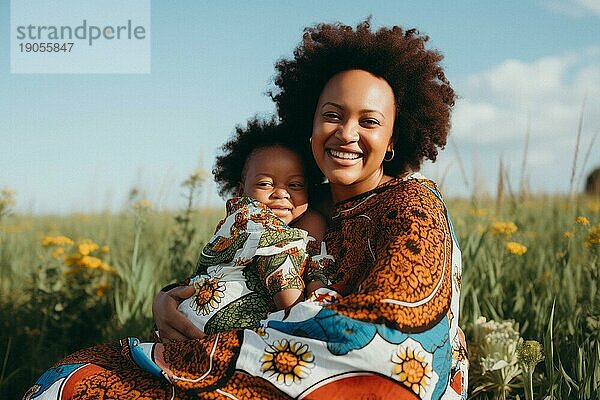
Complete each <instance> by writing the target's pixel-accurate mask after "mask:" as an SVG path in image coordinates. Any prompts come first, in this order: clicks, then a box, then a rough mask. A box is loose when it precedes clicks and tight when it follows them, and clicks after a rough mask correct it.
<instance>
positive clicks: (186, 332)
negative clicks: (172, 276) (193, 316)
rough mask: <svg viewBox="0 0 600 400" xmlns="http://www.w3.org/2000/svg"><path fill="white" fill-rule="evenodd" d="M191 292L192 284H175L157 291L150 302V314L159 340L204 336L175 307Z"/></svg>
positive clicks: (192, 290) (189, 295)
mask: <svg viewBox="0 0 600 400" xmlns="http://www.w3.org/2000/svg"><path fill="white" fill-rule="evenodd" d="M193 294H194V287H193V286H176V287H174V288H172V289H170V290H167V291H160V292H158V294H157V295H156V297H155V298H154V302H153V303H152V315H153V316H154V321H155V323H156V327H157V329H158V334H159V337H160V340H184V339H200V338H202V337H204V336H206V335H205V334H204V333H203V332H202V331H201V330H200V329H198V328H197V327H196V326H195V325H194V324H193V323H192V322H191V321H190V320H189V319H187V318H186V316H185V315H183V313H182V312H180V311H179V310H178V309H177V306H179V303H181V302H182V301H183V300H185V299H187V298H189V297H191V296H192V295H193Z"/></svg>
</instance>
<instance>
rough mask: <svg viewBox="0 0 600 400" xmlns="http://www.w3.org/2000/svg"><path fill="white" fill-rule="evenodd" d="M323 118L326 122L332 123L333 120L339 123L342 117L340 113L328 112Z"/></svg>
mask: <svg viewBox="0 0 600 400" xmlns="http://www.w3.org/2000/svg"><path fill="white" fill-rule="evenodd" d="M323 117H324V118H325V119H326V120H330V121H331V120H333V121H339V120H340V119H341V117H340V115H339V114H338V113H335V112H333V111H328V112H325V113H323Z"/></svg>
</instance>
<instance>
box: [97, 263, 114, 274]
mask: <svg viewBox="0 0 600 400" xmlns="http://www.w3.org/2000/svg"><path fill="white" fill-rule="evenodd" d="M98 268H100V269H101V270H102V271H106V272H110V273H113V274H114V273H115V272H116V271H115V269H114V268H113V267H111V266H110V265H108V264H107V263H102V264H100V266H99V267H98Z"/></svg>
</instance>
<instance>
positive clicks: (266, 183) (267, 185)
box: [256, 181, 273, 187]
mask: <svg viewBox="0 0 600 400" xmlns="http://www.w3.org/2000/svg"><path fill="white" fill-rule="evenodd" d="M256 185H257V186H259V187H271V186H273V184H272V183H271V182H268V181H262V182H258V183H257V184H256Z"/></svg>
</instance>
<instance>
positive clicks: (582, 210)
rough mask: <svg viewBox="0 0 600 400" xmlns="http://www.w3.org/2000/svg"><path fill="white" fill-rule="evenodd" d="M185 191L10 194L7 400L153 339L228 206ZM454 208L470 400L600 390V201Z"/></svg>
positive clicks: (4, 338) (0, 309)
mask: <svg viewBox="0 0 600 400" xmlns="http://www.w3.org/2000/svg"><path fill="white" fill-rule="evenodd" d="M188 183H190V182H188ZM188 187H189V188H191V190H190V196H189V197H188V202H187V205H188V207H187V208H184V209H183V210H182V211H181V212H180V213H165V212H155V211H153V210H152V207H151V205H150V204H149V203H148V202H147V201H144V200H140V199H139V198H138V197H137V195H136V194H135V193H132V196H131V199H130V200H131V206H130V208H129V210H127V211H125V212H123V213H121V214H97V215H82V214H77V215H75V214H74V215H69V216H65V217H57V216H55V217H53V216H25V215H9V211H10V206H11V202H12V193H10V192H8V191H4V192H2V194H1V196H0V363H1V364H0V365H1V370H0V398H2V399H12V398H19V396H20V395H22V393H23V392H24V391H25V390H26V388H27V387H28V386H29V385H30V384H31V383H32V381H33V380H34V379H35V377H36V376H37V375H38V374H39V373H40V372H41V371H42V370H44V369H46V368H47V367H49V366H50V365H51V364H52V363H53V362H54V361H56V360H57V359H59V358H60V357H62V356H64V355H66V354H67V353H69V352H72V351H74V350H76V349H79V348H81V347H84V346H88V345H91V344H94V343H99V342H103V341H108V340H111V339H115V338H119V337H122V336H133V335H137V336H139V337H143V338H147V337H148V336H149V333H150V328H151V325H152V322H151V302H152V299H153V297H154V295H155V293H156V292H157V291H158V290H159V289H160V288H161V287H162V286H164V285H165V284H167V283H170V282H173V281H175V280H177V279H180V278H183V277H185V276H187V275H189V274H190V272H192V271H193V267H192V264H193V263H194V262H195V258H196V255H197V252H198V250H199V249H200V248H201V246H202V245H203V243H205V242H206V241H207V240H208V238H209V237H210V236H211V234H212V229H213V228H214V225H215V223H216V222H217V220H218V219H219V218H220V217H221V216H222V214H223V210H194V209H193V208H192V207H191V204H192V201H191V200H192V198H193V195H194V190H196V189H197V187H195V186H194V182H191V185H188ZM509 200H510V199H509ZM448 206H449V209H450V214H451V216H452V218H453V221H454V227H455V230H456V232H457V235H458V236H459V240H460V243H461V248H462V252H463V279H462V302H461V308H462V309H461V315H460V320H461V326H462V327H463V329H464V330H465V332H466V334H467V339H468V344H469V359H470V362H471V370H470V383H471V385H470V386H471V398H477V399H504V398H517V396H518V398H521V399H523V398H531V397H530V396H531V393H532V391H533V393H534V398H536V399H544V398H549V399H561V400H562V399H598V398H600V294H599V290H600V277H599V269H600V268H599V256H600V201H599V200H598V199H590V198H574V199H570V200H569V199H567V198H565V197H556V196H555V197H539V198H527V199H512V200H510V201H506V202H504V203H503V204H501V205H497V204H496V203H495V201H493V200H485V199H471V200H468V201H466V200H454V201H453V200H450V201H449V202H448ZM522 340H526V341H529V340H535V341H537V342H539V343H540V344H541V345H542V346H543V349H542V350H541V353H540V349H539V347H538V346H537V344H536V343H532V342H525V343H526V344H525V345H523V344H522ZM542 357H543V360H542V361H541V362H540V363H539V364H538V363H537V362H538V361H539V359H540V358H542ZM536 364H537V365H536ZM530 378H531V380H530Z"/></svg>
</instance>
